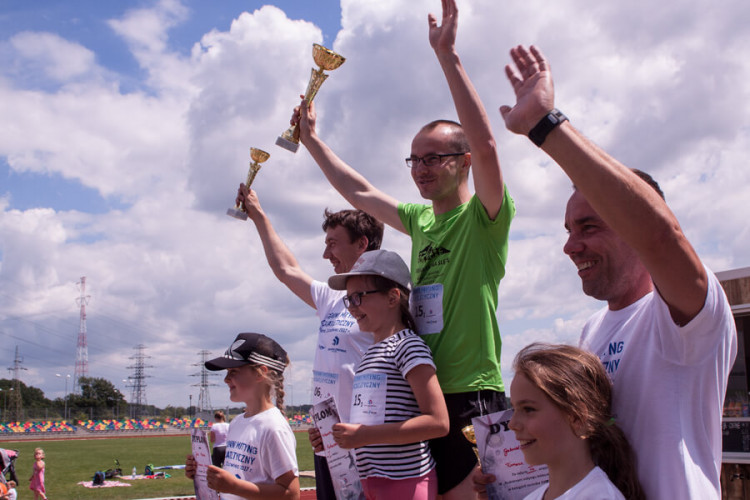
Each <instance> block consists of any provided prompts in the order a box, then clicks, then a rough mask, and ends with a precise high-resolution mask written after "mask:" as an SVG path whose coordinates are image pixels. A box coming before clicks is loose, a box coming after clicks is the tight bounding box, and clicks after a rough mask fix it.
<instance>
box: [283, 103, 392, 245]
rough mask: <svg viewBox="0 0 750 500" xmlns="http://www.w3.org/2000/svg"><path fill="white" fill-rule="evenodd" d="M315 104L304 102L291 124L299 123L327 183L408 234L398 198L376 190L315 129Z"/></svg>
mask: <svg viewBox="0 0 750 500" xmlns="http://www.w3.org/2000/svg"><path fill="white" fill-rule="evenodd" d="M315 120H316V114H315V103H314V102H311V103H310V104H309V106H308V105H307V104H306V103H305V102H303V103H302V105H301V106H300V107H299V108H298V109H297V110H295V115H294V117H293V118H292V123H293V124H294V123H296V122H297V121H298V122H299V125H300V140H301V142H302V144H304V146H305V147H306V148H307V150H308V151H309V152H310V155H311V156H312V157H313V159H314V160H315V162H316V163H317V164H318V166H319V167H320V169H321V170H322V171H323V174H325V176H326V178H327V179H328V182H330V183H331V185H332V186H333V187H334V188H335V189H336V191H338V192H339V193H340V194H341V196H343V197H344V198H345V199H346V201H348V202H349V203H351V205H352V206H353V207H355V208H358V209H360V210H362V211H364V212H367V213H368V214H370V215H372V216H373V217H375V218H376V219H379V220H381V221H383V222H384V223H385V224H388V225H389V226H391V227H392V228H394V229H396V230H398V231H401V232H402V233H406V228H404V225H403V223H402V222H401V218H400V217H399V216H398V202H397V201H396V199H395V198H393V197H391V196H389V195H387V194H385V193H384V192H382V191H380V190H379V189H376V188H375V187H374V186H373V185H372V184H370V182H369V181H368V180H367V179H365V178H364V176H363V175H362V174H360V173H359V172H357V171H356V170H354V168H352V167H351V166H349V165H348V164H347V163H346V162H344V161H343V160H342V159H341V158H339V157H338V156H337V155H336V154H335V153H334V152H333V150H331V148H329V147H328V145H327V144H326V143H325V142H323V140H322V139H321V138H320V137H318V134H317V132H316V131H315Z"/></svg>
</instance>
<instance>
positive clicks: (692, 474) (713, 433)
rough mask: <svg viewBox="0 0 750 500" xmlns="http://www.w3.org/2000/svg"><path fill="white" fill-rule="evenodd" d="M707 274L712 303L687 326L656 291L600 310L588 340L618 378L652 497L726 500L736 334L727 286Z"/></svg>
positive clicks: (623, 418) (621, 407)
mask: <svg viewBox="0 0 750 500" xmlns="http://www.w3.org/2000/svg"><path fill="white" fill-rule="evenodd" d="M706 273H707V274H708V277H709V282H708V293H707V295H706V302H705V304H704V306H703V309H702V310H701V312H700V313H698V315H697V316H696V317H695V318H693V320H692V321H691V322H690V323H688V324H687V325H685V326H683V327H680V326H677V325H676V324H675V323H674V321H672V318H671V316H670V314H669V308H668V306H667V304H666V303H665V302H664V300H663V299H662V298H661V296H660V295H659V294H658V293H656V292H652V293H649V294H648V295H646V296H645V297H643V298H641V299H640V300H638V301H637V302H635V303H633V304H631V305H630V306H628V307H626V308H625V309H621V310H619V311H610V310H609V309H606V308H605V309H603V310H601V311H599V312H598V313H596V314H595V315H594V316H592V317H591V318H590V319H589V320H588V322H587V323H586V325H585V326H584V328H583V334H582V335H581V341H580V346H581V347H582V348H584V349H587V350H589V351H591V352H593V353H594V354H596V355H598V356H599V358H601V360H602V362H603V363H604V367H605V369H606V370H607V372H608V373H609V375H610V377H611V378H612V382H613V384H614V389H613V401H612V408H613V412H614V414H615V418H616V420H617V424H618V425H619V426H620V428H622V430H623V431H624V432H625V435H626V436H627V438H628V441H630V445H631V446H632V447H633V449H634V450H635V453H636V456H637V460H638V477H639V479H640V481H641V484H642V485H643V488H644V490H645V493H646V497H647V498H654V499H663V498H664V499H666V498H699V499H701V500H707V499H717V500H718V499H720V498H721V494H720V491H721V490H720V484H719V473H720V469H721V447H722V438H721V415H722V408H723V405H724V395H725V394H726V389H727V378H728V376H729V372H730V370H731V369H732V364H733V363H734V358H735V357H736V355H737V332H736V330H735V324H734V318H733V317H732V311H731V308H730V306H729V303H728V302H727V299H726V296H725V294H724V291H723V289H722V288H721V285H720V284H719V282H718V280H717V279H716V277H715V276H714V275H713V274H712V273H711V272H710V271H708V270H706Z"/></svg>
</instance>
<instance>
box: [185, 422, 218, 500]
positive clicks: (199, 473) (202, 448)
mask: <svg viewBox="0 0 750 500" xmlns="http://www.w3.org/2000/svg"><path fill="white" fill-rule="evenodd" d="M190 441H191V443H192V450H193V458H195V462H196V464H197V468H196V471H195V477H194V478H193V487H194V488H195V499H196V500H219V493H218V492H217V491H216V490H212V489H211V488H209V487H208V482H207V481H206V468H207V467H208V466H209V465H211V453H209V451H208V440H207V439H206V432H205V431H204V430H203V429H197V428H195V429H193V430H192V431H191V433H190Z"/></svg>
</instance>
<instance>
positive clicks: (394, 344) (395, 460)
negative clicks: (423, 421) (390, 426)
mask: <svg viewBox="0 0 750 500" xmlns="http://www.w3.org/2000/svg"><path fill="white" fill-rule="evenodd" d="M419 365H429V366H431V367H433V368H435V364H434V363H433V361H432V354H431V353H430V348H429V347H427V344H425V343H424V341H423V340H422V338H421V337H419V336H418V335H417V334H416V333H414V332H413V331H411V330H408V329H407V330H402V331H400V332H398V333H396V334H394V335H391V336H390V337H388V338H387V339H385V340H383V341H381V342H377V343H375V344H373V345H371V346H370V347H369V348H368V349H367V352H366V353H365V355H364V356H363V357H362V361H360V363H359V366H358V367H357V371H356V374H361V373H384V374H386V376H387V377H388V383H387V392H386V399H385V423H389V422H402V421H404V420H408V419H410V418H412V417H416V416H419V415H421V414H422V413H421V412H420V411H419V405H418V404H417V400H416V398H415V397H414V393H413V392H412V390H411V386H410V385H409V382H407V381H406V378H405V377H406V374H407V373H409V371H410V370H411V369H412V368H414V367H416V366H419ZM355 423H356V422H355ZM356 454H357V468H358V470H359V475H360V477H362V478H367V477H371V476H377V477H386V478H390V479H407V478H415V477H421V476H424V475H425V474H427V473H428V472H429V471H430V470H432V469H433V468H434V467H435V461H434V460H433V458H432V455H431V454H430V448H429V445H428V443H427V441H418V442H416V443H409V444H373V445H368V446H363V447H362V448H357V451H356Z"/></svg>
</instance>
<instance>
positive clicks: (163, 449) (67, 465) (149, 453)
mask: <svg viewBox="0 0 750 500" xmlns="http://www.w3.org/2000/svg"><path fill="white" fill-rule="evenodd" d="M295 437H296V438H297V460H298V462H299V469H300V470H301V471H303V470H313V468H314V467H313V455H312V450H311V448H310V443H309V441H308V440H307V432H296V433H295ZM37 447H40V448H43V449H44V453H45V454H46V459H45V463H46V472H45V487H46V490H47V496H48V497H49V498H50V499H51V500H74V499H90V500H94V499H100V498H106V499H110V498H111V499H122V500H125V499H127V500H131V499H135V498H155V497H165V496H184V495H192V494H193V482H192V481H191V480H189V479H187V478H186V477H185V475H184V472H183V471H182V470H167V471H164V472H166V473H167V474H170V475H171V477H169V478H166V479H141V480H133V481H128V480H124V479H123V480H121V482H124V483H129V484H131V485H132V486H130V487H117V488H84V487H83V486H80V485H79V484H78V483H79V482H81V481H91V479H92V477H93V476H94V472H96V471H97V470H102V471H103V470H106V469H109V468H114V460H115V459H118V460H119V461H120V466H121V467H122V473H123V474H124V475H128V476H129V475H130V474H131V472H132V470H133V466H136V467H137V469H138V473H139V474H143V469H144V467H145V466H146V465H147V464H154V466H157V467H158V466H162V465H178V464H184V463H185V456H186V455H187V454H188V453H190V437H189V436H169V437H168V436H159V437H149V436H144V437H127V438H112V439H70V440H62V441H0V448H6V449H12V450H18V451H19V452H20V454H19V458H18V459H17V460H16V475H17V476H18V480H19V483H20V484H19V485H18V492H19V498H33V496H32V493H31V491H29V489H28V488H29V477H30V476H31V470H32V463H33V458H34V448H37ZM300 484H301V485H302V487H303V488H304V487H310V486H314V485H315V481H314V480H312V479H309V478H301V479H300Z"/></svg>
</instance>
